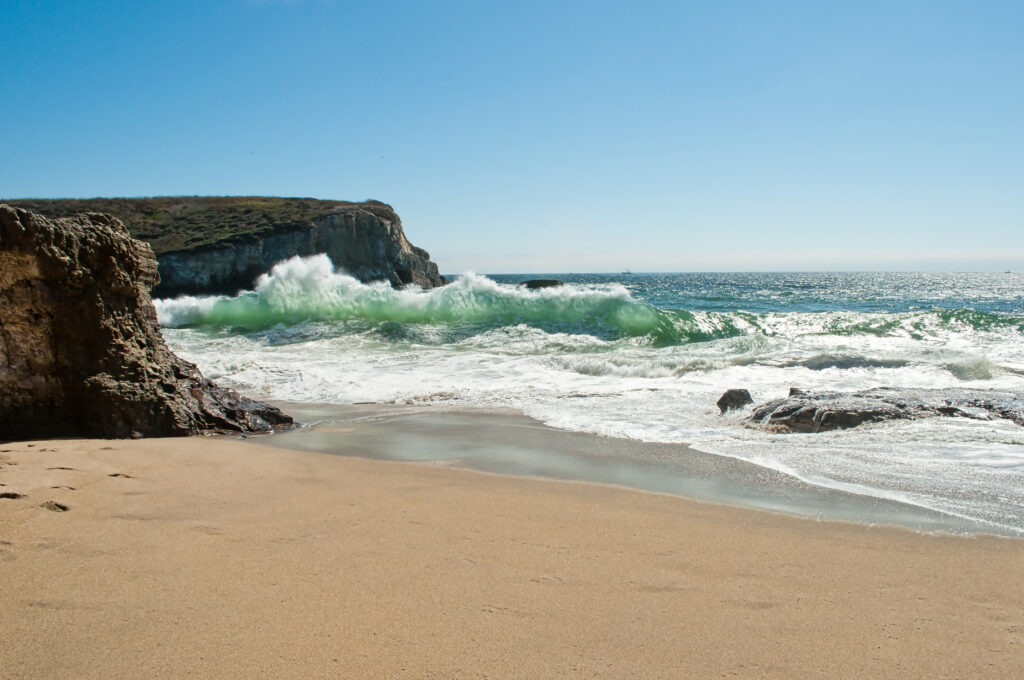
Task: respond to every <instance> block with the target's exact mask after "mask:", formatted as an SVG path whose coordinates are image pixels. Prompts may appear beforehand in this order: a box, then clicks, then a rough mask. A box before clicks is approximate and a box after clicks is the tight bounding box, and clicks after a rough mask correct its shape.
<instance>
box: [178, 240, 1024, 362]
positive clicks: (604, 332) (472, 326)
mask: <svg viewBox="0 0 1024 680" xmlns="http://www.w3.org/2000/svg"><path fill="white" fill-rule="evenodd" d="M687 295H692V293H691V292H689V291H685V290H680V291H679V292H678V294H677V298H680V299H681V301H684V302H685V298H686V296H687ZM662 297H664V296H662ZM715 297H716V298H718V299H723V298H726V297H728V296H725V295H722V294H720V293H719V294H718V295H716V296H715ZM804 297H805V298H806V297H807V295H806V294H805V295H804ZM822 297H823V298H824V296H822ZM730 299H732V298H730ZM677 301H679V300H677ZM732 303H733V304H734V305H735V306H737V307H738V306H740V305H742V304H743V301H742V300H737V299H732ZM834 305H835V302H834V300H829V301H827V302H826V303H823V304H822V306H824V307H831V306H834ZM801 306H802V307H806V306H807V302H806V300H803V301H802V302H801ZM850 306H852V305H850ZM158 310H159V315H160V319H161V323H163V324H164V325H165V326H167V327H171V328H182V327H193V328H194V327H200V328H202V327H206V328H221V329H230V330H231V331H232V332H251V331H260V330H266V329H269V328H273V327H277V326H295V325H298V324H303V323H307V322H363V323H364V324H371V325H372V324H377V325H381V326H382V327H383V328H384V329H385V330H387V329H388V328H391V329H392V330H391V331H389V332H390V333H391V334H393V335H395V336H396V337H407V336H408V335H409V334H408V333H404V332H401V331H399V332H397V333H395V332H394V328H393V327H394V325H395V324H398V325H400V326H402V327H408V326H417V325H425V326H446V327H449V328H450V329H451V331H452V332H451V333H448V334H444V335H443V336H437V335H436V334H435V337H444V338H447V339H449V340H450V339H460V338H462V337H466V336H467V335H471V334H474V333H479V332H481V331H485V330H489V329H497V328H502V327H509V326H517V325H526V326H530V327H534V328H538V329H541V330H545V331H548V332H559V333H570V334H577V335H590V336H594V337H597V338H601V339H606V340H619V339H632V340H635V341H636V342H638V343H640V344H649V345H652V346H655V347H666V346H673V345H680V344H685V343H694V342H706V341H712V340H720V339H724V338H732V337H738V336H743V335H754V334H761V335H767V336H774V335H778V334H786V333H789V334H800V335H806V334H828V335H836V336H857V335H873V336H880V337H887V336H894V335H899V336H904V337H907V338H910V339H926V338H929V337H934V336H936V335H937V334H942V333H950V332H960V333H963V332H974V331H978V332H1000V333H1012V334H1016V335H1021V334H1024V315H1020V314H1012V313H1006V312H998V311H980V310H976V309H941V308H940V309H929V310H919V311H906V312H902V313H884V312H877V311H864V310H857V309H848V310H831V309H825V310H819V311H785V310H786V308H785V307H784V306H782V307H780V310H782V311H761V312H749V311H742V309H734V310H731V311H709V310H688V309H680V308H671V307H670V308H663V307H658V306H656V305H655V304H653V303H652V302H650V301H647V300H644V299H642V298H638V297H637V296H635V295H634V292H631V290H630V289H629V288H627V287H626V286H625V285H623V284H622V283H619V282H613V281H605V282H583V283H575V284H568V285H566V286H563V287H559V288H549V289H543V290H534V291H531V290H526V289H524V288H522V287H519V286H515V285H510V284H508V283H504V284H503V283H499V282H497V281H495V280H493V279H490V278H487V277H482V276H475V275H465V276H463V277H460V278H459V279H457V280H456V281H455V282H454V283H452V284H451V285H449V286H446V287H443V288H438V289H434V290H428V291H421V290H407V291H396V290H394V289H392V288H391V287H390V286H388V285H387V284H383V283H380V284H370V285H367V284H363V283H360V282H358V281H356V280H355V279H352V278H351V277H348V276H345V275H343V274H338V273H336V272H334V271H333V269H332V267H331V264H330V262H329V261H328V260H327V258H326V257H325V256H316V257H313V258H306V259H298V258H294V259H292V260H289V261H288V262H284V263H281V264H279V265H277V266H276V267H275V268H274V269H273V271H271V272H270V273H269V274H268V275H266V276H264V277H262V278H261V279H260V280H259V281H258V282H257V285H256V287H255V289H254V290H252V291H248V292H243V293H241V294H239V295H238V296H235V297H208V298H188V297H186V298H179V299H176V300H162V301H158ZM385 324H386V326H384V325H385Z"/></svg>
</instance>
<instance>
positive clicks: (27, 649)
mask: <svg viewBox="0 0 1024 680" xmlns="http://www.w3.org/2000/svg"><path fill="white" fill-rule="evenodd" d="M341 434H343V433H341ZM0 484H3V486H0V493H2V494H4V496H5V497H4V498H2V499H0V574H2V579H3V584H4V587H3V589H2V591H0V612H2V614H0V640H2V641H3V643H2V644H0V676H2V677H3V678H57V677H61V678H67V677H72V678H144V677H159V678H184V677H196V678H236V677H237V678H254V677H265V678H553V677H569V678H584V677H586V678H591V677H605V678H632V677H635V678H686V677H748V678H754V677H757V678H762V677H767V678H808V677H821V678H825V677H828V678H834V677H845V678H854V677H858V678H859V677H876V678H877V677H905V678H919V677H929V678H978V677H988V678H1007V677H1014V676H1016V675H1018V674H1019V673H1020V669H1021V667H1022V666H1024V607H1022V603H1024V579H1022V578H1021V576H1022V573H1024V572H1022V568H1024V567H1022V565H1024V541H1021V540H1015V539H1006V538H997V537H991V536H974V537H956V536H936V535H925V534H919V533H914V532H911V531H908V530H902V529H897V528H878V527H868V526H861V525H855V524H847V523H842V522H823V521H815V520H808V519H800V518H795V517H790V516H785V515H777V514H772V513H767V512H761V511H755V510H748V509H741V508H735V507H731V506H725V505H717V504H713V503H705V502H696V501H689V500H685V499H680V498H674V497H669V496H662V495H657V494H650V493H642V492H637V491H630V490H625V489H618V488H614V487H608V486H601V485H595V484H583V483H571V482H555V481H542V480H535V479H525V478H517V477H509V476H499V475H493V474H486V473H481V472H474V471H467V470H459V469H451V468H449V467H445V466H442V465H436V464H434V465H432V464H428V463H420V464H415V463H393V462H383V461H371V460H362V459H353V458H343V457H337V456H328V455H323V454H317V453H309V452H300V451H290V450H284V449H279V448H271V447H268V446H263V445H259V444H255V445H254V444H252V443H250V442H241V441H237V440H232V439H226V438H216V437H199V438H190V439H152V440H141V441H102V440H64V441H49V442H46V441H37V442H16V443H9V444H3V445H0ZM19 495H20V497H16V496H19ZM51 501H52V503H50V502H51ZM44 506H46V507H44ZM61 506H64V507H66V508H67V509H66V510H65V511H62V510H61Z"/></svg>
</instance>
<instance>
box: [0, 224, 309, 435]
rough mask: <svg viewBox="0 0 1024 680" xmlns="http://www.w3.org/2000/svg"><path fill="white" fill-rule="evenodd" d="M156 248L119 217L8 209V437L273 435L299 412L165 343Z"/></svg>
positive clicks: (0, 239) (0, 414)
mask: <svg viewBox="0 0 1024 680" xmlns="http://www.w3.org/2000/svg"><path fill="white" fill-rule="evenodd" d="M157 281H158V275H157V263H156V258H155V257H154V256H153V252H152V250H151V249H150V247H149V246H148V245H146V244H145V243H142V242H140V241H136V240H134V239H132V238H131V237H130V236H129V234H128V231H127V229H125V227H124V226H123V225H122V224H121V222H120V221H118V220H117V219H115V218H113V217H111V216H109V215H101V214H87V215H78V216H75V217H71V218H64V219H57V220H49V219H46V218H44V217H42V216H40V215H36V214H34V213H31V212H29V211H26V210H20V209H15V208H12V207H10V206H7V205H0V439H20V438H39V437H60V436H85V437H130V436H171V435H187V434H196V433H198V432H200V431H202V430H206V429H226V430H237V431H254V432H263V431H269V430H271V429H273V428H275V427H281V426H287V425H289V424H290V423H291V422H292V421H291V418H290V417H288V416H286V415H285V414H283V413H281V412H280V411H279V410H277V409H275V408H273V407H271V406H267V405H265V404H260V403H259V402H254V401H252V400H251V399H248V398H246V397H242V396H240V395H238V394H237V393H235V392H232V391H231V390H227V389H224V388H220V387H217V386H216V385H214V384H212V383H211V382H210V381H208V380H206V379H205V378H203V377H202V375H201V374H200V373H199V371H198V369H196V367H195V366H194V365H192V364H190V363H188V362H186V361H183V360H181V359H179V358H178V357H176V356H175V355H174V354H173V353H172V352H171V351H170V350H169V349H168V348H167V345H166V344H165V343H164V341H163V338H162V336H161V335H160V330H159V326H158V325H157V321H156V311H155V309H154V308H153V303H152V301H151V300H150V296H149V290H150V288H152V287H153V286H154V285H155V284H156V282H157Z"/></svg>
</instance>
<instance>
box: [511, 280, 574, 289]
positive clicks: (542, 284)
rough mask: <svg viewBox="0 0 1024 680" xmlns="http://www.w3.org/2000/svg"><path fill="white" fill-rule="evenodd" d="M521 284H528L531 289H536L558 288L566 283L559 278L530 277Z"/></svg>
mask: <svg viewBox="0 0 1024 680" xmlns="http://www.w3.org/2000/svg"><path fill="white" fill-rule="evenodd" d="M519 285H520V286H526V287H527V288H529V289H530V290H536V289H537V288H557V287H558V286H563V285H565V284H564V282H562V281H559V280H558V279H529V280H528V281H523V282H521V283H520V284H519Z"/></svg>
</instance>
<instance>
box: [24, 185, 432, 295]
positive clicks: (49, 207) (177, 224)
mask: <svg viewBox="0 0 1024 680" xmlns="http://www.w3.org/2000/svg"><path fill="white" fill-rule="evenodd" d="M6 202H7V203H8V204H10V205H12V206H15V207H20V208H25V209H27V210H31V211H34V212H37V213H39V214H41V215H43V216H46V217H50V218H56V217H69V216H72V215H76V214H79V213H84V212H100V213H106V214H110V215H113V216H114V217H117V218H118V219H120V220H121V221H122V222H124V224H125V225H126V226H127V227H128V229H129V231H130V232H131V235H132V236H133V237H135V238H136V239H139V240H141V241H145V242H147V243H149V244H150V246H152V248H153V251H154V253H155V254H156V257H157V261H158V267H159V274H160V283H159V284H158V285H157V286H156V288H155V289H154V290H153V296H154V297H174V296H178V295H213V294H226V295H232V294H234V293H236V292H238V291H239V290H247V289H250V288H251V287H252V284H253V281H254V280H255V279H256V278H257V277H258V276H259V275H260V274H263V273H265V272H267V271H269V270H270V268H271V267H272V266H273V265H274V264H275V263H277V262H280V261H282V260H287V259H288V258H290V257H293V256H295V255H301V256H307V255H315V254H318V253H326V254H327V256H328V257H329V258H330V259H331V262H332V263H333V264H334V266H335V267H336V268H338V269H340V270H342V271H344V272H345V273H347V274H350V275H351V276H354V277H355V278H357V279H359V280H360V281H363V282H369V281H380V280H384V281H388V282H389V283H390V284H391V285H392V286H393V287H395V288H403V287H405V286H407V285H416V286H420V287H421V288H434V287H437V286H442V285H444V284H445V283H447V281H446V280H445V278H444V277H443V276H441V275H440V274H439V273H438V269H437V264H436V263H434V262H432V261H431V260H430V254H429V253H428V252H427V251H425V250H423V249H422V248H417V247H416V246H414V245H412V243H410V242H409V240H408V239H407V238H406V236H405V232H404V230H403V228H402V221H401V219H400V218H399V216H398V214H397V213H396V212H395V211H394V209H393V208H392V207H391V206H389V205H387V204H386V203H381V202H380V201H372V200H369V201H362V202H358V203H354V202H349V201H329V200H317V199H311V198H278V197H267V196H205V197H204V196H175V197H154V198H92V199H19V200H10V201H6Z"/></svg>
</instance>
